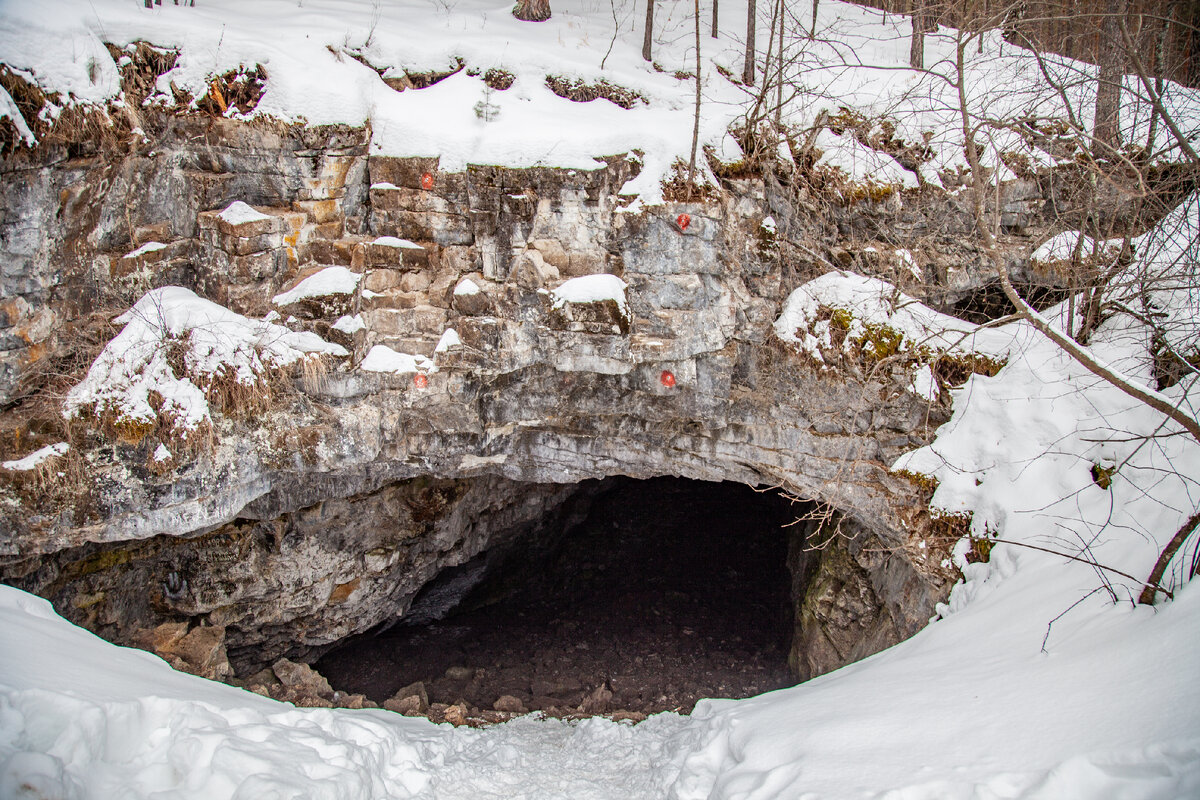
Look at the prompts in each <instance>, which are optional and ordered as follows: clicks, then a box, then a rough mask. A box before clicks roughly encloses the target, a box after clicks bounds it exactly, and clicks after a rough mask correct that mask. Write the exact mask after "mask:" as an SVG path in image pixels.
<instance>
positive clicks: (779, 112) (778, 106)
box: [775, 0, 787, 126]
mask: <svg viewBox="0 0 1200 800" xmlns="http://www.w3.org/2000/svg"><path fill="white" fill-rule="evenodd" d="M786 11H787V6H785V5H784V3H783V0H779V70H778V72H779V74H778V75H777V76H776V83H775V125H776V126H779V125H780V124H781V123H782V122H783V15H784V13H785V12H786Z"/></svg>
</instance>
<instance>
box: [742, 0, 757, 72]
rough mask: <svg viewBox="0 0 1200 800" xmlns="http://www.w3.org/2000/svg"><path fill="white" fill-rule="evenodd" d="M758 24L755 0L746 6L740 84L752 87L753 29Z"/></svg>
mask: <svg viewBox="0 0 1200 800" xmlns="http://www.w3.org/2000/svg"><path fill="white" fill-rule="evenodd" d="M757 23H758V9H757V8H756V3H755V0H749V3H747V5H746V65H745V66H744V67H742V83H744V84H746V85H747V86H753V85H754V58H755V54H754V28H755V27H756V25H757Z"/></svg>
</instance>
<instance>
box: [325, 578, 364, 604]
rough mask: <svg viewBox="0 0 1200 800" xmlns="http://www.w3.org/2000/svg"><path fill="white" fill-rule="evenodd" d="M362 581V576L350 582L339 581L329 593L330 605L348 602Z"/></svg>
mask: <svg viewBox="0 0 1200 800" xmlns="http://www.w3.org/2000/svg"><path fill="white" fill-rule="evenodd" d="M361 582H362V578H355V579H354V580H352V581H349V582H348V583H339V584H338V585H337V586H335V587H333V591H332V592H330V593H329V605H334V604H336V603H344V602H346V600H348V599H349V598H350V595H352V594H354V592H355V591H356V590H357V589H358V586H359V584H360V583H361Z"/></svg>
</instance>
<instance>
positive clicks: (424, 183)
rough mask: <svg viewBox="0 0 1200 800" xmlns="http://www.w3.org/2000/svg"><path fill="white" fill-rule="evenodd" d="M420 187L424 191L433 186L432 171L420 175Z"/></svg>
mask: <svg viewBox="0 0 1200 800" xmlns="http://www.w3.org/2000/svg"><path fill="white" fill-rule="evenodd" d="M421 188H422V189H424V190H425V191H429V190H430V189H432V188H433V173H432V172H426V173H425V174H424V175H422V176H421Z"/></svg>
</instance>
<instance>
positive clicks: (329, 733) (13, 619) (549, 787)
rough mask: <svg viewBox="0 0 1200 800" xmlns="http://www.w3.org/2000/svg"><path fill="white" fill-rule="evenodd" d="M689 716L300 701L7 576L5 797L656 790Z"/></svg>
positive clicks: (587, 796) (357, 798) (0, 699)
mask: <svg viewBox="0 0 1200 800" xmlns="http://www.w3.org/2000/svg"><path fill="white" fill-rule="evenodd" d="M688 726H689V723H688V721H687V720H686V718H682V717H678V716H676V715H673V714H665V715H662V716H660V717H658V718H655V719H653V720H650V721H648V722H646V723H643V724H642V725H639V726H637V727H633V726H630V725H627V724H618V723H614V722H610V721H608V720H603V719H592V720H587V721H584V722H580V723H569V722H560V721H557V720H546V721H540V720H537V719H533V718H524V719H518V720H516V721H514V722H512V723H509V724H507V725H503V726H499V727H495V728H491V729H488V730H471V729H465V728H464V729H457V730H456V729H453V728H451V727H450V726H448V725H442V726H436V725H433V724H432V723H430V722H429V721H428V720H424V719H420V718H409V717H404V716H401V715H399V714H393V713H391V712H387V711H377V710H370V709H367V710H359V711H351V710H343V709H296V708H293V707H292V706H290V705H287V704H284V703H279V702H276V701H274V700H270V699H267V698H264V697H260V696H259V695H256V694H253V693H251V692H245V691H242V690H240V689H235V688H233V687H229V686H224V685H222V684H218V683H213V682H210V681H206V680H203V679H201V678H196V677H194V676H191V675H185V674H182V673H178V672H174V671H173V670H172V669H171V668H170V667H169V666H168V665H167V664H166V663H165V662H163V661H162V660H160V659H159V658H157V657H155V656H152V655H150V654H148V653H144V652H142V651H140V650H131V649H125V648H120V647H115V646H113V645H110V644H108V643H106V642H103V641H101V640H100V639H98V638H96V637H95V636H92V635H91V634H89V633H87V632H85V631H83V630H80V629H79V628H75V627H74V626H72V625H70V624H69V623H67V622H66V621H65V620H63V619H61V618H59V617H58V616H57V615H56V614H55V613H54V611H53V610H52V609H51V607H50V604H49V603H47V602H46V601H44V600H41V599H38V598H35V597H32V596H31V595H28V594H25V593H24V592H21V591H19V590H17V589H14V588H11V587H8V586H0V797H4V798H14V800H15V798H23V797H46V798H51V797H53V798H70V800H83V798H87V799H88V800H117V798H121V800H143V799H144V800H150V798H162V797H172V798H178V800H245V799H247V798H265V797H274V798H295V799H297V800H298V799H299V798H309V799H310V800H380V798H393V799H394V800H407V799H408V798H420V799H421V800H434V798H453V797H480V798H509V797H525V798H531V799H532V798H543V797H572V798H576V799H577V800H602V798H616V797H621V798H629V800H657V799H658V798H662V797H664V796H666V794H667V791H668V787H669V785H670V782H671V781H672V780H673V779H674V777H675V775H676V774H677V772H678V766H677V765H676V763H675V755H676V753H677V752H678V750H679V749H680V745H681V744H682V743H684V742H686V731H687V728H688ZM681 735H682V738H680V736H681ZM23 786H29V787H36V788H37V790H38V791H40V794H38V793H37V792H32V793H31V792H30V791H29V790H27V789H22V788H21V787H23Z"/></svg>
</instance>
